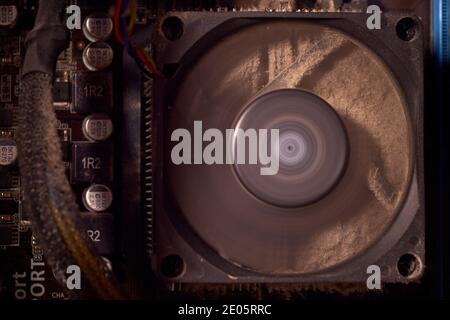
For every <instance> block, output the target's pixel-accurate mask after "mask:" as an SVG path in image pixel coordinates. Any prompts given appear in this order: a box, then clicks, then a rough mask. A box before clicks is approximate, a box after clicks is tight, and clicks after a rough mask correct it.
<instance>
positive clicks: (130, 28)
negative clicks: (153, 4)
mask: <svg viewBox="0 0 450 320" xmlns="http://www.w3.org/2000/svg"><path fill="white" fill-rule="evenodd" d="M137 9H138V5H137V0H131V1H130V23H129V24H128V33H129V34H130V35H131V34H132V33H133V29H134V25H135V24H136V21H137Z"/></svg>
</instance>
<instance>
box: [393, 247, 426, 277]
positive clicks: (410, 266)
mask: <svg viewBox="0 0 450 320" xmlns="http://www.w3.org/2000/svg"><path fill="white" fill-rule="evenodd" d="M397 270H398V273H400V275H401V276H402V277H404V278H408V279H412V278H416V277H417V276H419V275H420V274H421V272H422V262H421V261H420V258H419V257H418V256H416V255H415V254H413V253H406V254H404V255H402V256H401V257H400V259H398V262H397Z"/></svg>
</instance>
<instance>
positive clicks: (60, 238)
mask: <svg viewBox="0 0 450 320" xmlns="http://www.w3.org/2000/svg"><path fill="white" fill-rule="evenodd" d="M21 85H22V87H21V96H20V101H19V104H20V112H19V115H18V120H19V128H18V145H19V156H20V160H19V165H20V170H21V177H22V188H23V194H24V209H25V212H26V213H27V214H28V217H29V219H30V220H31V221H32V228H33V232H34V234H35V235H36V236H37V238H38V240H39V241H40V244H41V246H42V247H43V249H44V252H45V253H46V258H47V262H48V263H49V265H50V266H51V268H52V269H53V270H54V274H55V277H56V278H57V280H58V281H59V282H60V283H61V284H62V285H63V287H64V288H66V280H67V275H66V268H67V267H68V266H70V265H78V266H80V268H81V270H82V272H83V275H84V276H85V278H86V279H87V280H88V281H87V283H88V288H84V289H83V290H82V293H83V294H87V296H94V295H97V296H98V297H100V298H103V299H120V298H121V297H122V295H121V294H120V293H119V290H118V289H117V288H118V286H117V284H116V282H115V280H114V276H113V274H112V272H111V271H110V270H109V269H108V267H107V265H106V263H105V262H104V261H103V259H101V258H100V257H99V256H98V255H97V254H96V253H95V250H94V249H93V248H92V246H91V244H90V242H89V241H86V236H85V235H84V234H82V233H80V232H79V230H82V223H81V221H80V212H79V209H78V207H77V204H76V202H75V198H74V195H73V193H72V190H71V187H70V184H69V182H68V180H67V178H66V174H65V168H64V165H63V162H62V160H61V159H62V154H61V147H60V142H59V138H58V135H57V119H56V115H55V112H54V111H53V103H52V95H51V92H52V91H51V88H52V77H51V76H50V75H49V74H45V73H41V72H32V73H28V74H26V75H25V76H24V77H23V78H22V83H21ZM68 294H69V295H70V296H71V297H75V298H77V297H80V293H78V291H77V290H74V291H70V292H68Z"/></svg>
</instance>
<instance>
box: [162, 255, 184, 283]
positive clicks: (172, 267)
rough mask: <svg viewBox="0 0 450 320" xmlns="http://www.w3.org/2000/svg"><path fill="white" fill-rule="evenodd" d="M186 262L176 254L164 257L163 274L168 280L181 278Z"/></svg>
mask: <svg viewBox="0 0 450 320" xmlns="http://www.w3.org/2000/svg"><path fill="white" fill-rule="evenodd" d="M184 267H185V265H184V261H183V259H182V258H181V257H180V256H179V255H176V254H172V255H169V256H167V257H164V259H163V260H162V262H161V272H162V274H163V275H164V276H165V277H167V278H176V277H179V276H180V275H181V274H182V273H183V272H184Z"/></svg>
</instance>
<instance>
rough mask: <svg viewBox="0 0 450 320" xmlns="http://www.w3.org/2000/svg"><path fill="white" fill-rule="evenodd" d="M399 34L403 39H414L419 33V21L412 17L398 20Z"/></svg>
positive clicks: (397, 29)
mask: <svg viewBox="0 0 450 320" xmlns="http://www.w3.org/2000/svg"><path fill="white" fill-rule="evenodd" d="M396 31H397V36H398V37H399V38H400V39H402V40H403V41H412V40H414V38H415V37H416V35H417V32H418V26H417V21H416V20H415V19H413V18H411V17H406V18H402V19H400V20H399V21H398V22H397V26H396Z"/></svg>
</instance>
